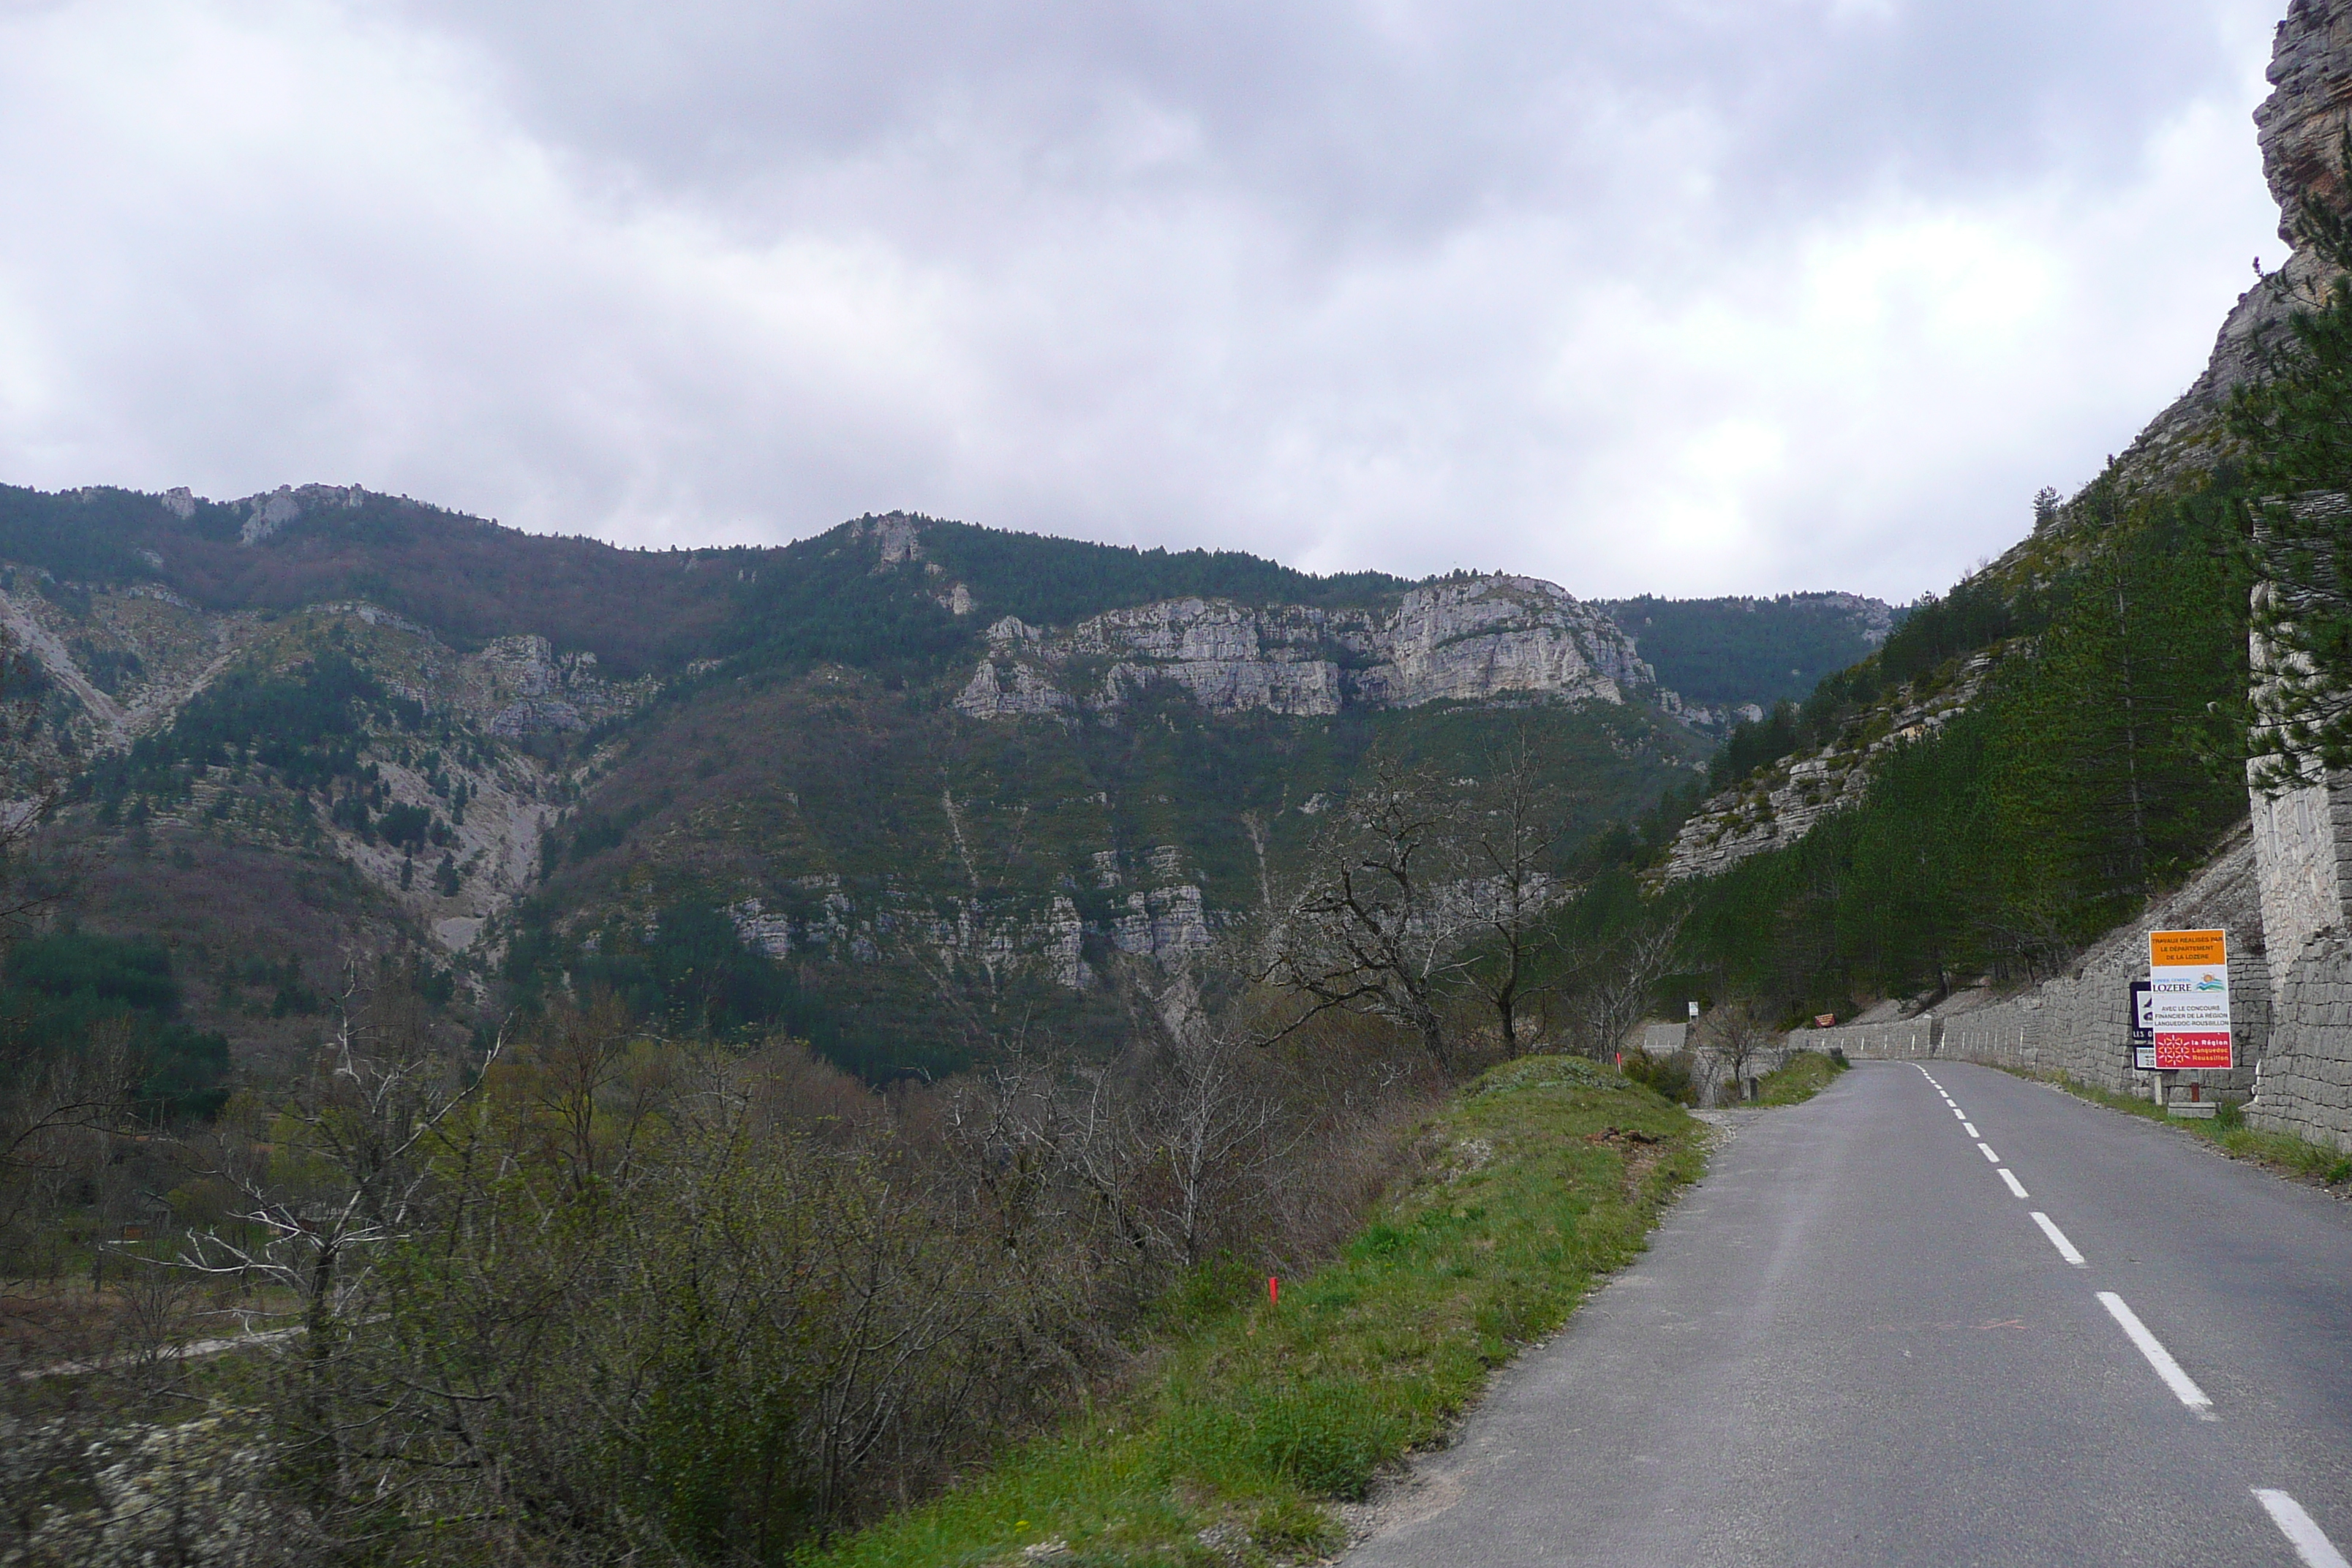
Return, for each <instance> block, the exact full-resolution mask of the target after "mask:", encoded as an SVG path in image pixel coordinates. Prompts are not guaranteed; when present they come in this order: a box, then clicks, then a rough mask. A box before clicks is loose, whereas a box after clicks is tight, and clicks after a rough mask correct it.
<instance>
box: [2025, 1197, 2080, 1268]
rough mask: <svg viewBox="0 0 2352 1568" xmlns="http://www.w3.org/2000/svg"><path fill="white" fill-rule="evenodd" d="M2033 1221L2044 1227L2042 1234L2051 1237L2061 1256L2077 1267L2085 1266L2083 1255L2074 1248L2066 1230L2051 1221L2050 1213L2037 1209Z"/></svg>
mask: <svg viewBox="0 0 2352 1568" xmlns="http://www.w3.org/2000/svg"><path fill="white" fill-rule="evenodd" d="M2033 1223H2034V1224H2036V1225H2038V1226H2041V1227H2042V1235H2044V1236H2046V1237H2049V1238H2050V1245H2051V1246H2053V1247H2056V1248H2057V1249H2058V1256H2059V1257H2061V1258H2064V1259H2065V1260H2066V1261H2067V1262H2069V1263H2071V1264H2073V1265H2074V1267H2075V1268H2083V1267H2084V1263H2083V1255H2082V1254H2081V1253H2079V1252H2077V1251H2075V1250H2074V1243H2073V1242H2071V1241H2069V1240H2067V1239H2066V1233H2065V1232H2064V1231H2063V1230H2060V1229H2059V1228H2058V1227H2057V1226H2054V1225H2053V1224H2051V1223H2050V1216H2049V1215H2046V1214H2043V1213H2042V1211H2041V1210H2040V1209H2035V1210H2034V1211H2033Z"/></svg>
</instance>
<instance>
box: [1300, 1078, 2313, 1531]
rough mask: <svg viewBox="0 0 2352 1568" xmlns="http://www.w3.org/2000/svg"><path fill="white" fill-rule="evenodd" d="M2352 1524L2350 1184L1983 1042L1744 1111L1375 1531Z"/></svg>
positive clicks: (2293, 1527)
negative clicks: (1617, 1268)
mask: <svg viewBox="0 0 2352 1568" xmlns="http://www.w3.org/2000/svg"><path fill="white" fill-rule="evenodd" d="M2077 1259H2079V1261H2077ZM2331 1541H2332V1542H2334V1544H2332V1545H2331V1544H2330V1542H2331ZM2345 1551H2352V1205H2347V1204H2345V1203H2342V1202H2339V1201H2337V1200H2336V1199H2334V1198H2331V1197H2329V1196H2328V1195H2327V1194H2325V1193H2323V1192H2320V1191H2318V1190H2316V1189H2315V1188H2311V1187H2306V1186H2301V1185H2297V1184H2292V1183H2288V1182H2284V1181H2281V1180H2280V1179H2278V1178H2277V1177H2275V1176H2273V1175H2271V1174H2269V1173H2266V1172H2263V1171H2262V1170H2260V1169H2257V1168H2255V1167H2252V1166H2249V1165H2243V1164H2240V1163H2234V1162H2231V1161H2229V1160H2226V1159H2223V1158H2221V1157H2220V1156H2219V1155H2217V1154H2215V1153H2212V1152H2209V1151H2208V1150H2207V1149H2205V1148H2203V1147H2202V1146H2200V1144H2199V1143H2198V1142H2195V1141H2193V1140H2191V1139H2189V1138H2187V1137H2184V1136H2182V1135H2180V1134H2179V1132H2177V1131H2172V1130H2168V1129H2166V1128H2163V1127H2159V1126H2157V1125H2155V1124H2152V1123H2149V1122H2147V1121H2141V1120H2139V1119H2137V1118H2134V1117H2126V1116H2122V1115H2118V1114H2116V1112H2113V1111H2109V1110H2102V1109H2100V1108H2098V1107H2095V1106H2090V1105H2085V1104H2084V1103H2082V1102H2081V1101H2079V1100H2074V1099H2071V1098H2069V1097H2067V1096H2065V1095H2062V1094H2059V1093H2056V1092H2054V1091H2053V1090H2051V1089H2045V1088H2042V1087H2041V1086H2040V1085H2037V1084H2032V1083H2029V1082H2026V1081H2024V1080H2022V1079H2015V1078H2011V1077H2010V1076H2008V1075H2007V1074H2004V1073H2000V1072H1995V1071H1993V1070H1991V1069H1990V1068H1978V1067H1970V1066H1968V1065H1966V1064H1963V1063H1958V1062H1928V1063H1926V1064H1912V1063H1908V1062H1864V1063H1858V1064H1856V1067H1855V1069H1854V1070H1853V1071H1852V1072H1850V1073H1847V1074H1845V1075H1844V1076H1843V1078H1841V1079H1838V1080H1837V1082H1836V1083H1834V1084H1833V1085H1832V1086H1831V1087H1830V1089H1827V1090H1826V1091H1824V1092H1823V1093H1822V1094H1821V1095H1819V1096H1818V1097H1816V1098H1815V1099H1814V1100H1811V1101H1810V1102H1809V1103H1807V1104H1805V1105H1801V1106H1798V1107H1794V1108H1792V1109H1790V1110H1775V1111H1769V1112H1764V1113H1761V1114H1759V1115H1758V1116H1757V1117H1756V1118H1755V1119H1754V1120H1752V1121H1747V1122H1746V1123H1745V1124H1744V1125H1743V1126H1742V1127H1741V1128H1740V1130H1739V1131H1738V1135H1737V1136H1736V1137H1735V1138H1734V1139H1733V1140H1732V1142H1730V1143H1729V1145H1728V1146H1727V1147H1726V1148H1724V1149H1723V1150H1721V1151H1720V1152H1718V1154H1717V1159H1716V1162H1715V1167H1714V1170H1713V1171H1712V1173H1710V1174H1709V1176H1708V1177H1707V1179H1706V1182H1705V1183H1703V1184H1701V1185H1699V1186H1698V1187H1697V1188H1696V1189H1695V1190H1694V1191H1693V1192H1692V1193H1691V1194H1690V1195H1689V1196H1688V1197H1687V1198H1685V1200H1684V1202H1683V1203H1682V1204H1681V1205H1679V1206H1678V1207H1677V1208H1676V1209H1675V1210H1674V1211H1673V1213H1672V1214H1671V1215H1669V1216H1668V1218H1667V1220H1666V1223H1665V1224H1664V1226H1661V1227H1660V1229H1659V1231H1658V1232H1657V1234H1656V1235H1655V1236H1654V1237H1653V1245H1652V1250H1651V1251H1650V1253H1649V1255H1648V1256H1646V1257H1645V1258H1643V1259H1642V1260H1641V1261H1640V1262H1639V1263H1637V1264H1636V1265H1635V1266H1634V1267H1633V1268H1630V1269H1628V1270H1627V1271H1625V1273H1623V1274H1622V1275H1621V1276H1620V1277H1619V1278H1618V1279H1615V1280H1613V1281H1612V1283H1611V1284H1610V1285H1609V1286H1608V1287H1607V1288H1606V1289H1603V1290H1601V1291H1600V1292H1599V1293H1597V1294H1596V1295H1595V1296H1594V1297H1593V1298H1592V1299H1591V1300H1589V1301H1588V1302H1587V1303H1586V1304H1585V1306H1584V1307H1583V1309H1582V1310H1580V1311H1579V1312H1578V1313H1577V1315H1576V1316H1575V1318H1574V1319H1573V1320H1571V1321H1570V1325H1569V1326H1568V1328H1566V1329H1565V1330H1563V1331H1561V1332H1560V1333H1559V1335H1558V1336H1557V1337H1555V1338H1554V1339H1553V1340H1552V1341H1551V1342H1549V1344H1548V1345H1546V1346H1544V1347H1543V1348H1541V1349H1540V1350H1538V1351H1535V1352H1531V1353H1529V1354H1528V1356H1526V1357H1524V1358H1523V1359H1522V1360H1521V1361H1520V1362H1519V1363H1517V1364H1516V1365H1515V1366H1513V1367H1512V1368H1511V1369H1510V1370H1509V1371H1508V1372H1507V1373H1504V1374H1503V1376H1502V1377H1501V1378H1500V1379H1499V1380H1498V1381H1497V1384H1496V1388H1495V1390H1494V1392H1493V1393H1492V1394H1491V1395H1490V1397H1489V1398H1488V1400H1487V1401H1486V1404H1485V1405H1483V1406H1481V1408H1480V1410H1479V1411H1478V1413H1477V1415H1475V1416H1474V1417H1473V1418H1472V1420H1471V1422H1470V1424H1469V1425H1468V1426H1467V1427H1466V1428H1465V1432H1464V1433H1463V1436H1462V1440H1461V1441H1460V1442H1459V1443H1457V1444H1456V1445H1455V1446H1454V1447H1453V1448H1451V1449H1449V1450H1448V1451H1447V1452H1445V1453H1444V1454H1443V1455H1440V1456H1437V1457H1435V1458H1433V1459H1432V1460H1431V1461H1429V1462H1428V1463H1426V1464H1425V1465H1424V1466H1423V1467H1422V1468H1421V1470H1420V1472H1419V1475H1418V1479H1417V1480H1416V1482H1415V1484H1414V1485H1412V1487H1411V1488H1410V1489H1406V1490H1405V1491H1404V1492H1403V1493H1402V1495H1401V1496H1400V1497H1398V1498H1397V1499H1396V1500H1394V1501H1393V1502H1391V1504H1390V1505H1389V1509H1388V1511H1387V1516H1386V1520H1385V1522H1384V1524H1383V1525H1382V1527H1381V1529H1380V1530H1379V1531H1378V1532H1377V1533H1376V1534H1375V1535H1374V1536H1373V1537H1372V1538H1371V1539H1370V1541H1368V1542H1366V1543H1365V1544H1364V1545H1362V1546H1360V1548H1358V1549H1357V1550H1356V1551H1355V1552H1352V1553H1350V1554H1349V1557H1348V1558H1347V1559H1346V1562H1347V1564H1348V1568H1518V1565H1521V1564H1525V1565H1528V1568H1534V1565H1536V1564H1543V1565H1544V1568H1558V1565H1559V1564H1566V1563H1609V1564H1629V1565H1644V1568H1647V1565H1656V1568H1682V1565H1685V1564H1688V1565H1694V1568H1696V1565H1699V1564H1741V1565H1745V1568H1762V1565H1769V1564H1780V1563H1789V1564H1800V1563H1802V1564H1817V1563H1922V1564H1927V1563H1932V1564H1937V1565H1938V1568H1958V1565H1961V1564H1993V1563H2021V1564H2022V1563H2032V1564H2051V1563H2102V1564H2116V1563H2132V1564H2138V1563H2180V1564H2197V1565H2199V1568H2214V1565H2217V1564H2239V1563H2261V1564H2276V1565H2280V1568H2293V1565H2294V1564H2296V1563H2303V1564H2307V1565H2310V1568H2341V1565H2342V1564H2343V1563H2344V1558H2343V1557H2342V1556H2340V1555H2338V1553H2339V1552H2345Z"/></svg>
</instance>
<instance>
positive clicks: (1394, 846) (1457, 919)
mask: <svg viewBox="0 0 2352 1568" xmlns="http://www.w3.org/2000/svg"><path fill="white" fill-rule="evenodd" d="M1456 810H1458V803H1457V802H1456V801H1455V800H1454V798H1452V796H1451V795H1450V794H1449V792H1448V791H1446V790H1445V789H1444V787H1443V786H1442V785H1441V784H1440V783H1439V781H1438V780H1437V779H1436V778H1435V777H1434V776H1433V774H1432V773H1430V772H1429V771H1428V770H1427V769H1424V768H1408V767H1405V766H1403V765H1402V764H1401V763H1397V762H1395V761H1394V760H1393V759H1391V758H1385V757H1383V758H1378V759H1375V761H1374V762H1373V763H1372V764H1371V766H1370V773H1369V776H1368V777H1367V778H1365V779H1364V781H1363V782H1362V783H1361V784H1359V785H1358V786H1357V787H1356V789H1355V790H1354V791H1353V792H1352V793H1351V794H1350V795H1349V797H1348V800H1347V802H1346V804H1345V805H1341V806H1339V808H1337V809H1336V810H1335V811H1334V812H1333V813H1332V814H1331V819H1330V821H1329V822H1328V825H1327V826H1325V827H1324V829H1323V832H1322V833H1321V834H1320V835H1319V836H1318V839H1317V842H1316V844H1315V847H1314V848H1313V850H1312V851H1311V852H1310V854H1309V856H1308V859H1307V867H1306V868H1305V870H1304V872H1303V873H1302V874H1301V875H1300V876H1299V877H1298V878H1297V880H1296V881H1295V882H1294V884H1293V885H1292V887H1291V889H1290V890H1289V892H1288V895H1287V896H1286V897H1284V898H1281V899H1279V900H1277V902H1276V907H1275V909H1274V910H1273V912H1272V916H1271V927H1270V929H1269V931H1267V933H1266V941H1265V947H1264V949H1263V950H1262V952H1261V955H1260V959H1259V962H1258V963H1257V965H1256V966H1255V973H1254V975H1253V978H1254V979H1255V980H1257V981H1260V982H1261V983H1271V984H1275V985H1276V986H1279V987H1280V988H1281V989H1282V990H1284V991H1285V992H1287V993H1289V994H1291V995H1292V996H1293V997H1295V998H1298V999H1301V1000H1303V1002H1304V1004H1305V1005H1304V1006H1303V1007H1300V1008H1298V1009H1297V1010H1295V1011H1294V1012H1293V1013H1292V1015H1291V1016H1290V1017H1288V1018H1287V1019H1286V1020H1285V1021H1284V1022H1283V1023H1282V1024H1280V1025H1279V1026H1277V1027H1276V1028H1275V1030H1274V1031H1273V1032H1272V1033H1271V1034H1269V1035H1266V1036H1265V1037H1264V1038H1263V1042H1262V1043H1271V1042H1272V1041H1274V1040H1277V1039H1280V1038H1283V1037H1286V1036H1287V1035H1289V1034H1291V1033H1293V1032H1295V1031H1296V1030H1297V1029H1298V1028H1299V1027H1301V1026H1303V1025H1305V1024H1306V1023H1307V1020H1308V1019H1311V1018H1314V1017H1318V1016H1320V1015H1322V1014H1325V1013H1328V1012H1331V1011H1333V1010H1334V1009H1340V1010H1345V1011H1348V1012H1355V1013H1369V1014H1372V1015H1374V1016H1379V1017H1382V1018H1387V1019H1389V1020H1391V1021H1392V1022H1394V1023H1397V1024H1400V1025H1402V1026H1405V1027H1407V1028H1409V1029H1411V1030H1412V1031H1413V1033H1414V1034H1415V1035H1417V1036H1418V1037H1420V1039H1421V1043H1422V1047H1423V1049H1424V1050H1426V1051H1427V1052H1428V1053H1429V1056H1430V1059H1431V1060H1432V1061H1433V1062H1434V1063H1436V1064H1437V1066H1438V1067H1439V1068H1443V1069H1445V1070H1449V1071H1450V1070H1451V1069H1452V1068H1453V1063H1454V1053H1453V1049H1452V1047H1451V1045H1450V1044H1449V1042H1448V1041H1447V1040H1446V1037H1445V1026H1444V1020H1443V1018H1442V1017H1441V1016H1440V1014H1439V1011H1438V989H1439V987H1440V986H1441V984H1444V982H1445V981H1447V980H1449V979H1451V978H1452V977H1453V976H1454V975H1455V974H1456V973H1459V972H1460V970H1461V969H1462V967H1463V965H1464V963H1465V959H1464V955H1463V952H1462V940H1463V936H1464V926H1465V920H1464V916H1463V914H1462V911H1461V908H1460V900H1458V899H1452V900H1449V897H1448V894H1449V891H1450V890H1451V884H1453V883H1454V881H1455V880H1456V879H1457V875H1458V866H1457V864H1456V863H1455V862H1454V859H1453V858H1452V856H1451V854H1450V851H1451V849H1452V846H1451V844H1450V843H1449V842H1448V834H1449V831H1450V829H1451V827H1452V825H1453V824H1452V818H1453V816H1454V813H1455V811H1456Z"/></svg>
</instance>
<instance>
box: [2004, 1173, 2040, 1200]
mask: <svg viewBox="0 0 2352 1568" xmlns="http://www.w3.org/2000/svg"><path fill="white" fill-rule="evenodd" d="M2000 1179H2001V1180H2002V1181H2004V1182H2007V1183H2008V1184H2009V1190H2010V1191H2011V1192H2012V1193H2015V1194H2017V1195H2018V1196H2019V1197H2021V1198H2022V1197H2030V1196H2032V1194H2030V1193H2028V1192H2027V1191H2026V1190H2025V1186H2024V1184H2022V1183H2021V1182H2020V1181H2019V1180H2018V1179H2017V1178H2016V1177H2015V1176H2012V1175H2011V1174H2010V1173H2009V1167H2008V1166H2007V1165H2003V1166H2002V1167H2001V1168H2000Z"/></svg>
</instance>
